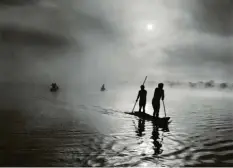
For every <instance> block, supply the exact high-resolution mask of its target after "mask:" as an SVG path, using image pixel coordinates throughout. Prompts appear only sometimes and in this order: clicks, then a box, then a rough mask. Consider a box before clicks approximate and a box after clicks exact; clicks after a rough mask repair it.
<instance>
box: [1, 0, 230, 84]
mask: <svg viewBox="0 0 233 168" xmlns="http://www.w3.org/2000/svg"><path fill="white" fill-rule="evenodd" d="M0 8H1V10H0V35H1V36H0V37H1V39H0V43H1V45H0V54H1V57H0V70H1V72H0V73H1V78H0V79H1V81H28V82H31V81H32V82H38V81H43V82H45V83H46V82H51V81H52V80H56V81H60V82H62V81H63V82H64V81H69V82H71V83H72V82H74V83H77V82H80V81H82V82H84V83H85V82H86V83H97V84H100V83H105V82H109V81H117V80H125V79H126V80H128V79H130V80H134V79H135V80H141V79H142V77H144V76H146V75H148V76H149V78H150V79H153V80H168V79H171V80H210V79H213V80H221V81H222V80H226V81H233V80H232V79H231V74H232V73H233V66H232V65H231V64H232V62H233V49H232V44H233V16H232V14H233V12H232V11H233V10H232V9H233V1H231V0H0Z"/></svg>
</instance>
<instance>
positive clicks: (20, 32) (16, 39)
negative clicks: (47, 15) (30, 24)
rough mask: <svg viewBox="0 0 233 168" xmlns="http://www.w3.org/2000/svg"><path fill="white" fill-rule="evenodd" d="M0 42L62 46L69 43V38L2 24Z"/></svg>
mask: <svg viewBox="0 0 233 168" xmlns="http://www.w3.org/2000/svg"><path fill="white" fill-rule="evenodd" d="M0 37H1V39H0V42H1V43H5V44H9V45H17V46H25V45H26V46H46V47H62V46H66V45H69V39H67V38H66V37H64V36H58V35H53V34H51V33H48V32H41V31H38V30H32V29H28V30H27V29H23V28H20V27H16V26H6V25H4V26H0Z"/></svg>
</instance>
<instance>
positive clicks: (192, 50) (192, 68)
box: [164, 44, 233, 79]
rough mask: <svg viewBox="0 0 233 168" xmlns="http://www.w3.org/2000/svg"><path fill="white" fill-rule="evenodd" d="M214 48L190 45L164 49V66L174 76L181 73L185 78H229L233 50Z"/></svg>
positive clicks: (232, 70) (222, 47)
mask: <svg viewBox="0 0 233 168" xmlns="http://www.w3.org/2000/svg"><path fill="white" fill-rule="evenodd" d="M216 46H217V44H216ZM216 46H206V45H202V44H192V45H183V46H179V47H176V48H170V49H165V50H164V52H165V53H166V55H167V56H168V57H167V59H165V61H164V65H166V67H167V70H169V69H170V70H171V69H172V72H173V73H174V74H175V73H176V72H179V73H180V72H181V73H183V74H184V76H186V77H187V78H192V77H201V76H209V77H210V78H216V77H217V78H218V79H219V78H221V76H220V75H222V74H224V75H226V76H230V74H232V73H233V68H232V63H233V57H232V55H233V50H232V49H231V48H230V47H226V46H224V45H222V46H217V47H216Z"/></svg>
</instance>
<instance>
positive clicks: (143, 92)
mask: <svg viewBox="0 0 233 168" xmlns="http://www.w3.org/2000/svg"><path fill="white" fill-rule="evenodd" d="M146 96H147V91H146V90H145V86H144V85H141V90H139V92H138V97H137V100H136V101H138V99H139V98H140V99H139V112H141V109H142V108H143V113H145V107H146Z"/></svg>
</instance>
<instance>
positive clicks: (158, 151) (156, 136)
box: [151, 122, 163, 155]
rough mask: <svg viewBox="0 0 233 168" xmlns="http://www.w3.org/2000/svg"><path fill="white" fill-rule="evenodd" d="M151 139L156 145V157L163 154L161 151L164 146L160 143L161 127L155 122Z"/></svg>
mask: <svg viewBox="0 0 233 168" xmlns="http://www.w3.org/2000/svg"><path fill="white" fill-rule="evenodd" d="M151 139H153V144H154V155H158V154H161V153H162V152H163V151H162V150H161V147H162V144H161V142H159V141H158V139H159V127H158V126H157V125H155V123H154V122H153V131H152V136H151Z"/></svg>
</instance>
